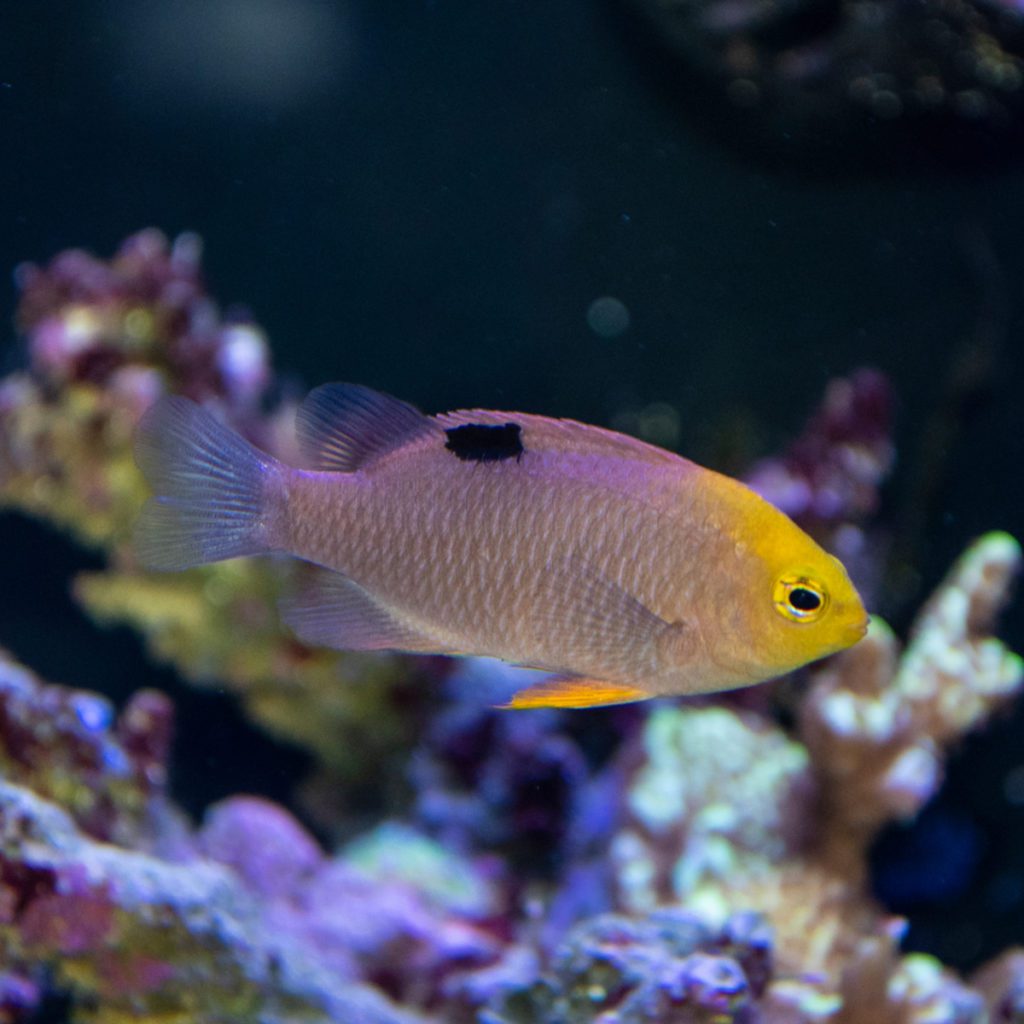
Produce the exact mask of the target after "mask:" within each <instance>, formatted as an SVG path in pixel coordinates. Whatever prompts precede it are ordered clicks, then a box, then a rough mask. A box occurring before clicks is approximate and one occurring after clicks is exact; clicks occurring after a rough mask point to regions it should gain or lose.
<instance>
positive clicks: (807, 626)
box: [717, 492, 868, 681]
mask: <svg viewBox="0 0 1024 1024" xmlns="http://www.w3.org/2000/svg"><path fill="white" fill-rule="evenodd" d="M748 493H749V492H748ZM750 497H751V499H753V503H752V504H748V503H747V502H741V505H745V506H746V508H745V509H744V515H742V516H741V517H740V521H739V522H738V523H737V527H738V530H736V531H730V532H731V533H732V534H733V540H734V542H735V547H736V550H737V552H738V554H737V557H736V561H735V562H733V567H734V583H733V586H731V587H730V588H729V589H730V590H733V594H732V595H731V596H730V597H729V598H728V599H727V600H728V604H729V605H730V606H731V610H730V612H729V613H727V615H726V617H727V618H728V619H729V620H730V628H728V629H727V630H726V631H725V632H726V634H727V643H728V645H729V648H728V650H723V651H720V652H717V654H718V659H717V660H719V661H720V663H721V662H724V663H726V664H732V665H733V666H734V668H735V669H736V671H737V674H738V676H745V677H746V678H747V679H748V680H749V681H754V680H755V679H769V678H772V677H774V676H779V675H783V674H784V673H786V672H789V671H791V670H792V669H795V668H798V667H799V666H801V665H806V664H807V663H808V662H812V661H817V660H818V659H819V658H824V657H825V656H826V655H828V654H834V653H835V652H836V651H841V650H843V649H844V648H846V647H850V646H852V645H853V644H855V643H857V641H858V640H860V639H862V638H863V637H864V635H865V633H866V632H867V627H868V614H867V612H866V611H865V610H864V605H863V603H862V601H861V599H860V595H859V594H858V593H857V590H856V588H855V587H854V585H853V584H852V583H851V582H850V577H849V576H848V575H847V572H846V569H845V568H844V567H843V564H842V563H841V562H840V561H839V559H838V558H835V557H833V556H832V555H830V554H829V553H828V552H827V551H824V550H823V549H822V548H821V547H819V545H818V544H816V543H815V542H814V541H813V540H812V539H811V538H810V537H809V536H808V535H807V534H806V533H804V531H803V530H801V529H800V527H798V526H797V525H796V524H795V523H794V522H793V521H792V520H791V519H789V518H788V517H787V516H785V515H784V514H783V513H781V512H780V511H778V510H777V509H776V508H774V507H773V506H771V505H769V504H768V503H767V502H764V501H762V499H760V498H757V497H756V496H754V495H753V494H752V493H751V494H750ZM736 584H739V587H740V589H741V591H742V594H743V598H742V600H736V599H735V597H736V592H735V589H734V588H735V585H736Z"/></svg>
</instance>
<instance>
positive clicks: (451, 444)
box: [445, 423, 523, 462]
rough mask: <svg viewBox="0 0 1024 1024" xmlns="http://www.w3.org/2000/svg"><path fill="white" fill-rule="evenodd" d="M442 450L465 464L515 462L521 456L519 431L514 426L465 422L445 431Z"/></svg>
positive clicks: (511, 424)
mask: <svg viewBox="0 0 1024 1024" xmlns="http://www.w3.org/2000/svg"><path fill="white" fill-rule="evenodd" d="M445 433H446V434H447V435H448V440H447V442H446V443H445V448H447V449H448V451H450V452H454V453H455V454H456V455H457V456H458V457H459V458H460V459H463V460H464V461H466V462H498V461H499V460H500V459H512V458H515V459H518V458H519V456H520V455H522V454H523V441H522V437H521V436H520V435H521V433H522V431H521V429H520V427H519V424H518V423H502V424H497V425H491V424H489V423H467V424H466V425H465V426H462V427H450V428H449V429H448V430H446V431H445Z"/></svg>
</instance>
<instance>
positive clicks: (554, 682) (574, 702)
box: [499, 676, 654, 708]
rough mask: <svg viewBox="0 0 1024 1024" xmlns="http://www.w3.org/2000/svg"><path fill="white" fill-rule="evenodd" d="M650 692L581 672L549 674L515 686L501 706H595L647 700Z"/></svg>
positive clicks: (650, 695)
mask: <svg viewBox="0 0 1024 1024" xmlns="http://www.w3.org/2000/svg"><path fill="white" fill-rule="evenodd" d="M652 696H654V695H653V694H650V693H648V692H647V691H646V690H640V689H637V688H636V687H635V686H626V685H624V684H622V683H606V682H605V681H604V680H602V679H586V678H584V677H582V676H552V677H551V678H550V679H545V680H544V681H543V682H542V683H536V684H535V685H533V686H527V687H525V688H524V689H522V690H518V691H517V692H516V693H515V694H514V695H513V697H512V699H511V700H510V701H509V702H508V703H507V704H501V705H499V706H500V707H503V708H597V707H603V706H605V705H608V704H629V703H630V702H632V701H635V700H647V699H649V698H650V697H652Z"/></svg>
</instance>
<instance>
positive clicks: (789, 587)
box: [772, 574, 828, 622]
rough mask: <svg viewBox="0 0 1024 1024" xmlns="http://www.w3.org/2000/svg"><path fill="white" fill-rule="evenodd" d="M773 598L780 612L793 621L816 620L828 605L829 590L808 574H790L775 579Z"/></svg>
mask: <svg viewBox="0 0 1024 1024" xmlns="http://www.w3.org/2000/svg"><path fill="white" fill-rule="evenodd" d="M772 600H773V601H774V602H775V608H776V610H777V611H778V613H779V614H780V615H782V616H784V617H785V618H787V619H789V620H790V621H791V622H815V621H816V620H817V619H820V618H821V616H822V615H823V614H824V612H825V609H826V608H827V607H828V592H827V591H826V590H825V588H824V587H823V586H822V585H821V584H820V583H818V582H817V581H816V580H813V579H811V578H810V577H808V576H799V575H796V574H789V575H786V576H782V577H780V578H779V579H777V580H776V581H775V589H774V592H773V593H772Z"/></svg>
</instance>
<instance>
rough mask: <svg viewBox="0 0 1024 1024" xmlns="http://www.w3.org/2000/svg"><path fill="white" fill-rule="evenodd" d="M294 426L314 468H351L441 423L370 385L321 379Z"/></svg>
mask: <svg viewBox="0 0 1024 1024" xmlns="http://www.w3.org/2000/svg"><path fill="white" fill-rule="evenodd" d="M296 429H297V430H298V435H299V445H300V447H301V449H302V454H303V456H304V457H305V459H306V461H307V462H308V463H309V464H310V467H311V468H313V469H326V470H333V471H335V472H341V473H351V472H352V471H353V470H356V469H360V468H361V467H363V466H365V465H366V463H367V462H369V461H371V460H372V459H374V458H376V457H377V456H380V455H384V454H385V453H387V452H390V451H394V450H395V449H396V448H398V447H399V446H401V445H402V444H404V443H405V442H406V441H409V440H411V439H412V438H414V437H416V436H417V435H419V434H425V433H428V432H431V431H436V430H437V429H438V428H437V426H436V424H435V423H434V421H433V420H431V419H430V418H429V417H427V416H424V415H423V413H421V412H420V411H419V409H417V408H416V407H415V406H412V405H409V404H408V403H407V402H401V401H399V400H398V399H397V398H392V397H391V396H390V395H384V394H381V392H379V391H374V390H373V389H372V388H367V387H363V386H362V385H361V384H322V385H321V386H320V387H318V388H315V389H314V390H313V391H311V392H310V393H309V394H308V395H307V396H306V399H305V401H304V402H303V403H302V405H301V406H299V413H298V417H297V419H296Z"/></svg>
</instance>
